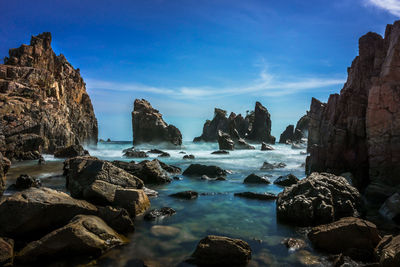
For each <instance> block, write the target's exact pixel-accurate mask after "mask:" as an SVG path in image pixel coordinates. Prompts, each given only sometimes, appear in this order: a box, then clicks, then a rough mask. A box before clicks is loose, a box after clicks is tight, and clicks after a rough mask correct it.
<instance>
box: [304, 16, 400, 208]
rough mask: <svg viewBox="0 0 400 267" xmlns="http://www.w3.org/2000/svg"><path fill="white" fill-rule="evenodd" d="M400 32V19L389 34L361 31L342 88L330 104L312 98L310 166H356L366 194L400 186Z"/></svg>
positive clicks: (357, 182) (339, 170)
mask: <svg viewBox="0 0 400 267" xmlns="http://www.w3.org/2000/svg"><path fill="white" fill-rule="evenodd" d="M399 37H400V21H397V22H395V23H394V24H393V25H388V26H387V28H386V32H385V38H382V37H381V36H380V35H379V34H376V33H371V32H370V33H367V34H366V35H364V36H363V37H361V38H360V40H359V56H357V57H356V58H355V59H354V61H353V63H352V65H351V67H350V68H349V69H348V74H349V75H348V79H347V82H346V83H345V85H344V87H343V89H342V90H341V92H340V94H333V95H331V96H330V97H329V100H328V103H326V104H324V103H321V102H320V101H318V100H316V99H313V100H312V103H311V110H310V118H311V119H310V128H309V136H308V151H309V152H310V156H309V157H308V158H307V166H306V169H307V172H308V173H311V172H313V171H330V172H332V173H336V174H340V173H343V172H351V173H352V174H353V175H354V178H355V179H354V181H353V183H354V184H355V185H356V186H357V187H358V188H361V189H363V188H365V187H367V191H366V195H367V197H368V192H369V191H371V192H372V191H374V195H376V194H378V193H377V192H376V191H377V190H376V189H377V188H379V189H380V190H379V192H380V193H379V194H383V195H382V196H381V198H380V199H379V200H382V199H385V197H387V196H388V195H390V192H392V191H393V188H396V187H397V188H398V187H400V94H399V88H400V67H399V66H400V56H399V54H400V38H399ZM373 188H375V189H373ZM385 194H387V195H386V196H385Z"/></svg>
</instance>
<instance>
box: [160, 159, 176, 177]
mask: <svg viewBox="0 0 400 267" xmlns="http://www.w3.org/2000/svg"><path fill="white" fill-rule="evenodd" d="M154 161H158V164H160V166H161V168H162V169H163V170H164V171H166V172H168V173H171V174H180V173H181V172H182V170H181V168H179V167H176V166H174V165H168V164H166V163H164V162H162V161H159V160H157V159H154Z"/></svg>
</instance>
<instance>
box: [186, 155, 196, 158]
mask: <svg viewBox="0 0 400 267" xmlns="http://www.w3.org/2000/svg"><path fill="white" fill-rule="evenodd" d="M194 158H195V157H194V155H185V156H183V159H194Z"/></svg>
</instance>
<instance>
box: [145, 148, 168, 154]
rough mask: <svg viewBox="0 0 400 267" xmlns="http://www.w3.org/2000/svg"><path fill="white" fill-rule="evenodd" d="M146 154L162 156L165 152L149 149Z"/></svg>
mask: <svg viewBox="0 0 400 267" xmlns="http://www.w3.org/2000/svg"><path fill="white" fill-rule="evenodd" d="M147 153H148V154H163V153H165V152H164V151H162V150H159V149H151V150H149V151H147Z"/></svg>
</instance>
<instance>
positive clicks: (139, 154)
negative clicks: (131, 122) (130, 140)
mask: <svg viewBox="0 0 400 267" xmlns="http://www.w3.org/2000/svg"><path fill="white" fill-rule="evenodd" d="M122 153H124V157H126V158H148V157H149V155H147V153H146V152H144V151H140V150H137V149H135V148H134V147H131V148H128V149H124V151H122Z"/></svg>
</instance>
